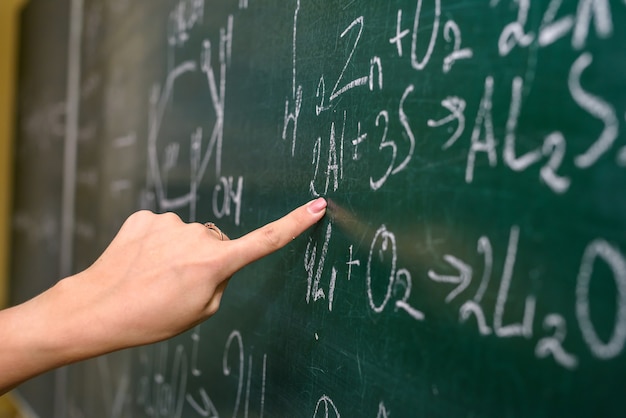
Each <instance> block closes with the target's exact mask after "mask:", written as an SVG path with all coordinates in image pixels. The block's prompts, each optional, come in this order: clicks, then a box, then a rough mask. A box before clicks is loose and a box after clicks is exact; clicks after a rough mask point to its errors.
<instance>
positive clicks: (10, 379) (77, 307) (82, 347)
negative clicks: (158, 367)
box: [0, 277, 112, 394]
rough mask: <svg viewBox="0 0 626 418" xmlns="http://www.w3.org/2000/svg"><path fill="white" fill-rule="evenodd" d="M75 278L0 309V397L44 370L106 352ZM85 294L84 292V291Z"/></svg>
mask: <svg viewBox="0 0 626 418" xmlns="http://www.w3.org/2000/svg"><path fill="white" fill-rule="evenodd" d="M80 286H81V284H80V282H79V280H78V279H77V277H72V278H69V279H65V280H63V281H62V282H59V283H58V284H57V285H55V286H53V287H52V288H51V289H49V290H47V291H46V292H44V293H42V294H40V295H39V296H37V297H35V298H33V299H31V300H29V301H27V302H25V303H23V304H21V305H18V306H15V307H12V308H9V309H5V310H3V311H0V324H2V327H1V328H0V394H1V393H4V392H6V391H8V390H10V389H11V388H12V387H14V386H16V385H18V384H19V383H21V382H23V381H25V380H27V379H29V378H31V377H34V376H37V375H39V374H41V373H43V372H45V371H48V370H52V369H54V368H57V367H60V366H63V365H66V364H70V363H73V362H76V361H79V360H83V359H85V358H88V357H92V356H95V355H98V354H100V353H101V352H104V351H105V350H109V351H110V350H111V349H112V347H110V346H109V345H107V344H106V342H105V341H102V340H103V338H102V337H99V335H100V334H101V333H100V332H99V330H98V329H97V327H94V324H93V323H91V322H93V318H92V317H91V315H90V313H89V310H88V309H87V308H88V307H87V306H86V301H81V300H80V299H79V298H77V295H80V294H81V293H80V292H77V290H78V289H77V287H80ZM83 294H84V293H83Z"/></svg>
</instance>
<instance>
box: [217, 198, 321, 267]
mask: <svg viewBox="0 0 626 418" xmlns="http://www.w3.org/2000/svg"><path fill="white" fill-rule="evenodd" d="M325 213H326V200H325V199H324V198H322V197H320V198H317V199H315V200H312V201H310V202H308V203H306V204H304V205H302V206H300V207H299V208H297V209H294V210H293V211H291V212H290V213H288V214H287V215H285V216H283V217H282V218H280V219H278V220H276V221H274V222H271V223H269V224H267V225H264V226H262V227H260V228H259V229H256V230H254V231H252V232H250V233H248V234H246V235H244V236H242V237H241V238H238V239H235V240H232V241H230V242H229V245H230V246H231V248H232V249H233V252H232V253H233V256H232V262H231V263H230V267H231V268H232V270H233V273H234V272H235V271H237V270H239V269H241V268H242V267H244V266H246V265H248V264H250V263H252V262H253V261H256V260H258V259H260V258H262V257H265V256H266V255H269V254H271V253H273V252H274V251H276V250H279V249H280V248H282V247H284V246H285V245H287V244H288V243H290V242H291V241H292V240H293V239H294V238H295V237H297V236H298V235H300V234H301V233H303V232H304V231H306V230H307V229H308V228H309V227H311V226H312V225H314V224H315V223H316V222H318V221H319V220H320V219H322V217H323V216H324V214H325Z"/></svg>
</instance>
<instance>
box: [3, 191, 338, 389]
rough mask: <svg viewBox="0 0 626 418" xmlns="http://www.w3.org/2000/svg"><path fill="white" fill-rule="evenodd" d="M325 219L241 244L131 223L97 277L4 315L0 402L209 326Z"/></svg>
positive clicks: (168, 221)
mask: <svg viewBox="0 0 626 418" xmlns="http://www.w3.org/2000/svg"><path fill="white" fill-rule="evenodd" d="M325 212H326V201H325V200H324V199H322V198H319V199H316V200H313V201H311V202H309V203H307V204H305V205H303V206H301V207H299V208H297V209H295V210H294V211H292V212H291V213H289V214H288V215H286V216H284V217H283V218H280V219H278V220H277V221H274V222H272V223H269V224H267V225H265V226H263V227H261V228H259V229H257V230H255V231H252V232H250V233H249V234H247V235H244V236H243V237H241V238H238V239H233V240H228V238H227V237H225V236H224V237H221V236H220V234H219V232H217V231H214V230H210V229H208V228H206V227H205V226H204V225H202V224H199V223H191V224H187V223H185V222H183V221H181V220H180V218H179V217H178V216H177V215H175V214H172V213H167V214H160V215H157V214H153V213H151V212H147V211H141V212H137V213H135V214H133V215H131V216H130V217H129V218H128V219H127V220H126V222H125V223H124V225H122V228H121V229H120V231H119V232H118V234H117V236H116V237H115V238H114V239H113V241H112V242H111V244H110V245H109V247H108V248H107V249H106V250H105V251H104V253H103V254H102V255H101V256H100V257H99V258H98V260H96V261H95V262H94V264H93V265H92V266H90V267H89V268H88V269H86V270H84V271H82V272H80V273H78V274H76V275H74V276H70V277H67V278H65V279H63V280H61V281H59V282H58V283H57V284H56V285H55V286H53V287H52V288H50V289H49V290H47V291H46V292H44V293H42V294H40V295H38V296H36V297H35V298H33V299H31V300H29V301H27V302H25V303H23V304H21V305H17V306H14V307H12V308H8V309H5V310H3V311H0V341H2V344H0V394H2V393H5V392H6V391H8V390H10V389H11V388H13V387H15V386H16V385H18V384H19V383H21V382H23V381H25V380H27V379H29V378H31V377H33V376H36V375H38V374H41V373H43V372H45V371H47V370H51V369H54V368H57V367H59V366H63V365H66V364H70V363H74V362H77V361H80V360H84V359H87V358H91V357H95V356H99V355H102V354H105V353H109V352H112V351H116V350H120V349H124V348H128V347H134V346H138V345H143V344H149V343H153V342H157V341H161V340H164V339H167V338H170V337H173V336H175V335H177V334H180V333H181V332H183V331H185V330H187V329H189V328H191V327H193V326H194V325H197V324H198V323H200V322H202V321H204V320H206V319H207V318H208V317H210V316H211V315H213V314H214V313H215V312H216V311H217V309H218V308H219V305H220V300H221V298H222V294H223V293H224V289H225V288H226V286H227V284H228V281H229V279H230V278H231V276H232V275H233V274H234V273H235V272H237V271H238V270H240V269H241V268H242V267H244V266H246V265H248V264H250V263H252V262H254V261H256V260H258V259H259V258H262V257H264V256H266V255H268V254H270V253H272V252H274V251H276V250H278V249H280V248H282V247H283V246H285V245H287V244H288V243H289V242H291V241H292V240H293V238H294V237H296V236H298V235H300V234H301V233H302V232H304V231H305V230H306V229H308V228H309V227H310V226H312V225H313V224H315V223H316V222H318V221H319V220H320V219H321V218H322V217H323V216H324V214H325ZM222 238H223V239H224V240H222Z"/></svg>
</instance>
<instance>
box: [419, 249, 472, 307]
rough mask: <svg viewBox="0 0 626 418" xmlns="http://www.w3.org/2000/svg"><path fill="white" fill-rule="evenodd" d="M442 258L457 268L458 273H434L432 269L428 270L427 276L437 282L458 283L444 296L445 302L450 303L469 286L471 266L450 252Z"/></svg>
mask: <svg viewBox="0 0 626 418" xmlns="http://www.w3.org/2000/svg"><path fill="white" fill-rule="evenodd" d="M443 259H444V260H445V261H446V262H447V263H448V264H450V265H451V266H452V267H454V268H455V269H457V270H458V272H459V273H458V275H455V276H452V275H444V274H438V273H435V272H434V271H433V270H428V277H429V278H430V279H431V280H433V281H435V282H438V283H452V284H458V286H457V287H456V288H455V289H454V290H453V291H452V292H450V293H449V294H448V296H446V299H445V300H446V303H450V302H451V301H452V300H453V299H454V298H455V297H457V296H458V294H459V293H461V292H462V291H464V290H465V289H467V286H469V284H470V282H471V281H472V267H470V266H469V265H468V264H466V263H464V262H463V261H461V260H459V259H458V258H456V257H454V256H453V255H450V254H446V255H444V256H443Z"/></svg>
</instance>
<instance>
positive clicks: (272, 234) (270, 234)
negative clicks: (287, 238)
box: [262, 224, 282, 250]
mask: <svg viewBox="0 0 626 418" xmlns="http://www.w3.org/2000/svg"><path fill="white" fill-rule="evenodd" d="M262 236H263V241H264V243H265V245H267V247H268V248H270V249H273V250H276V249H278V248H280V247H281V246H282V245H281V240H280V235H279V233H278V231H277V230H276V227H275V226H274V225H271V224H270V225H266V226H264V227H263V229H262Z"/></svg>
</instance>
